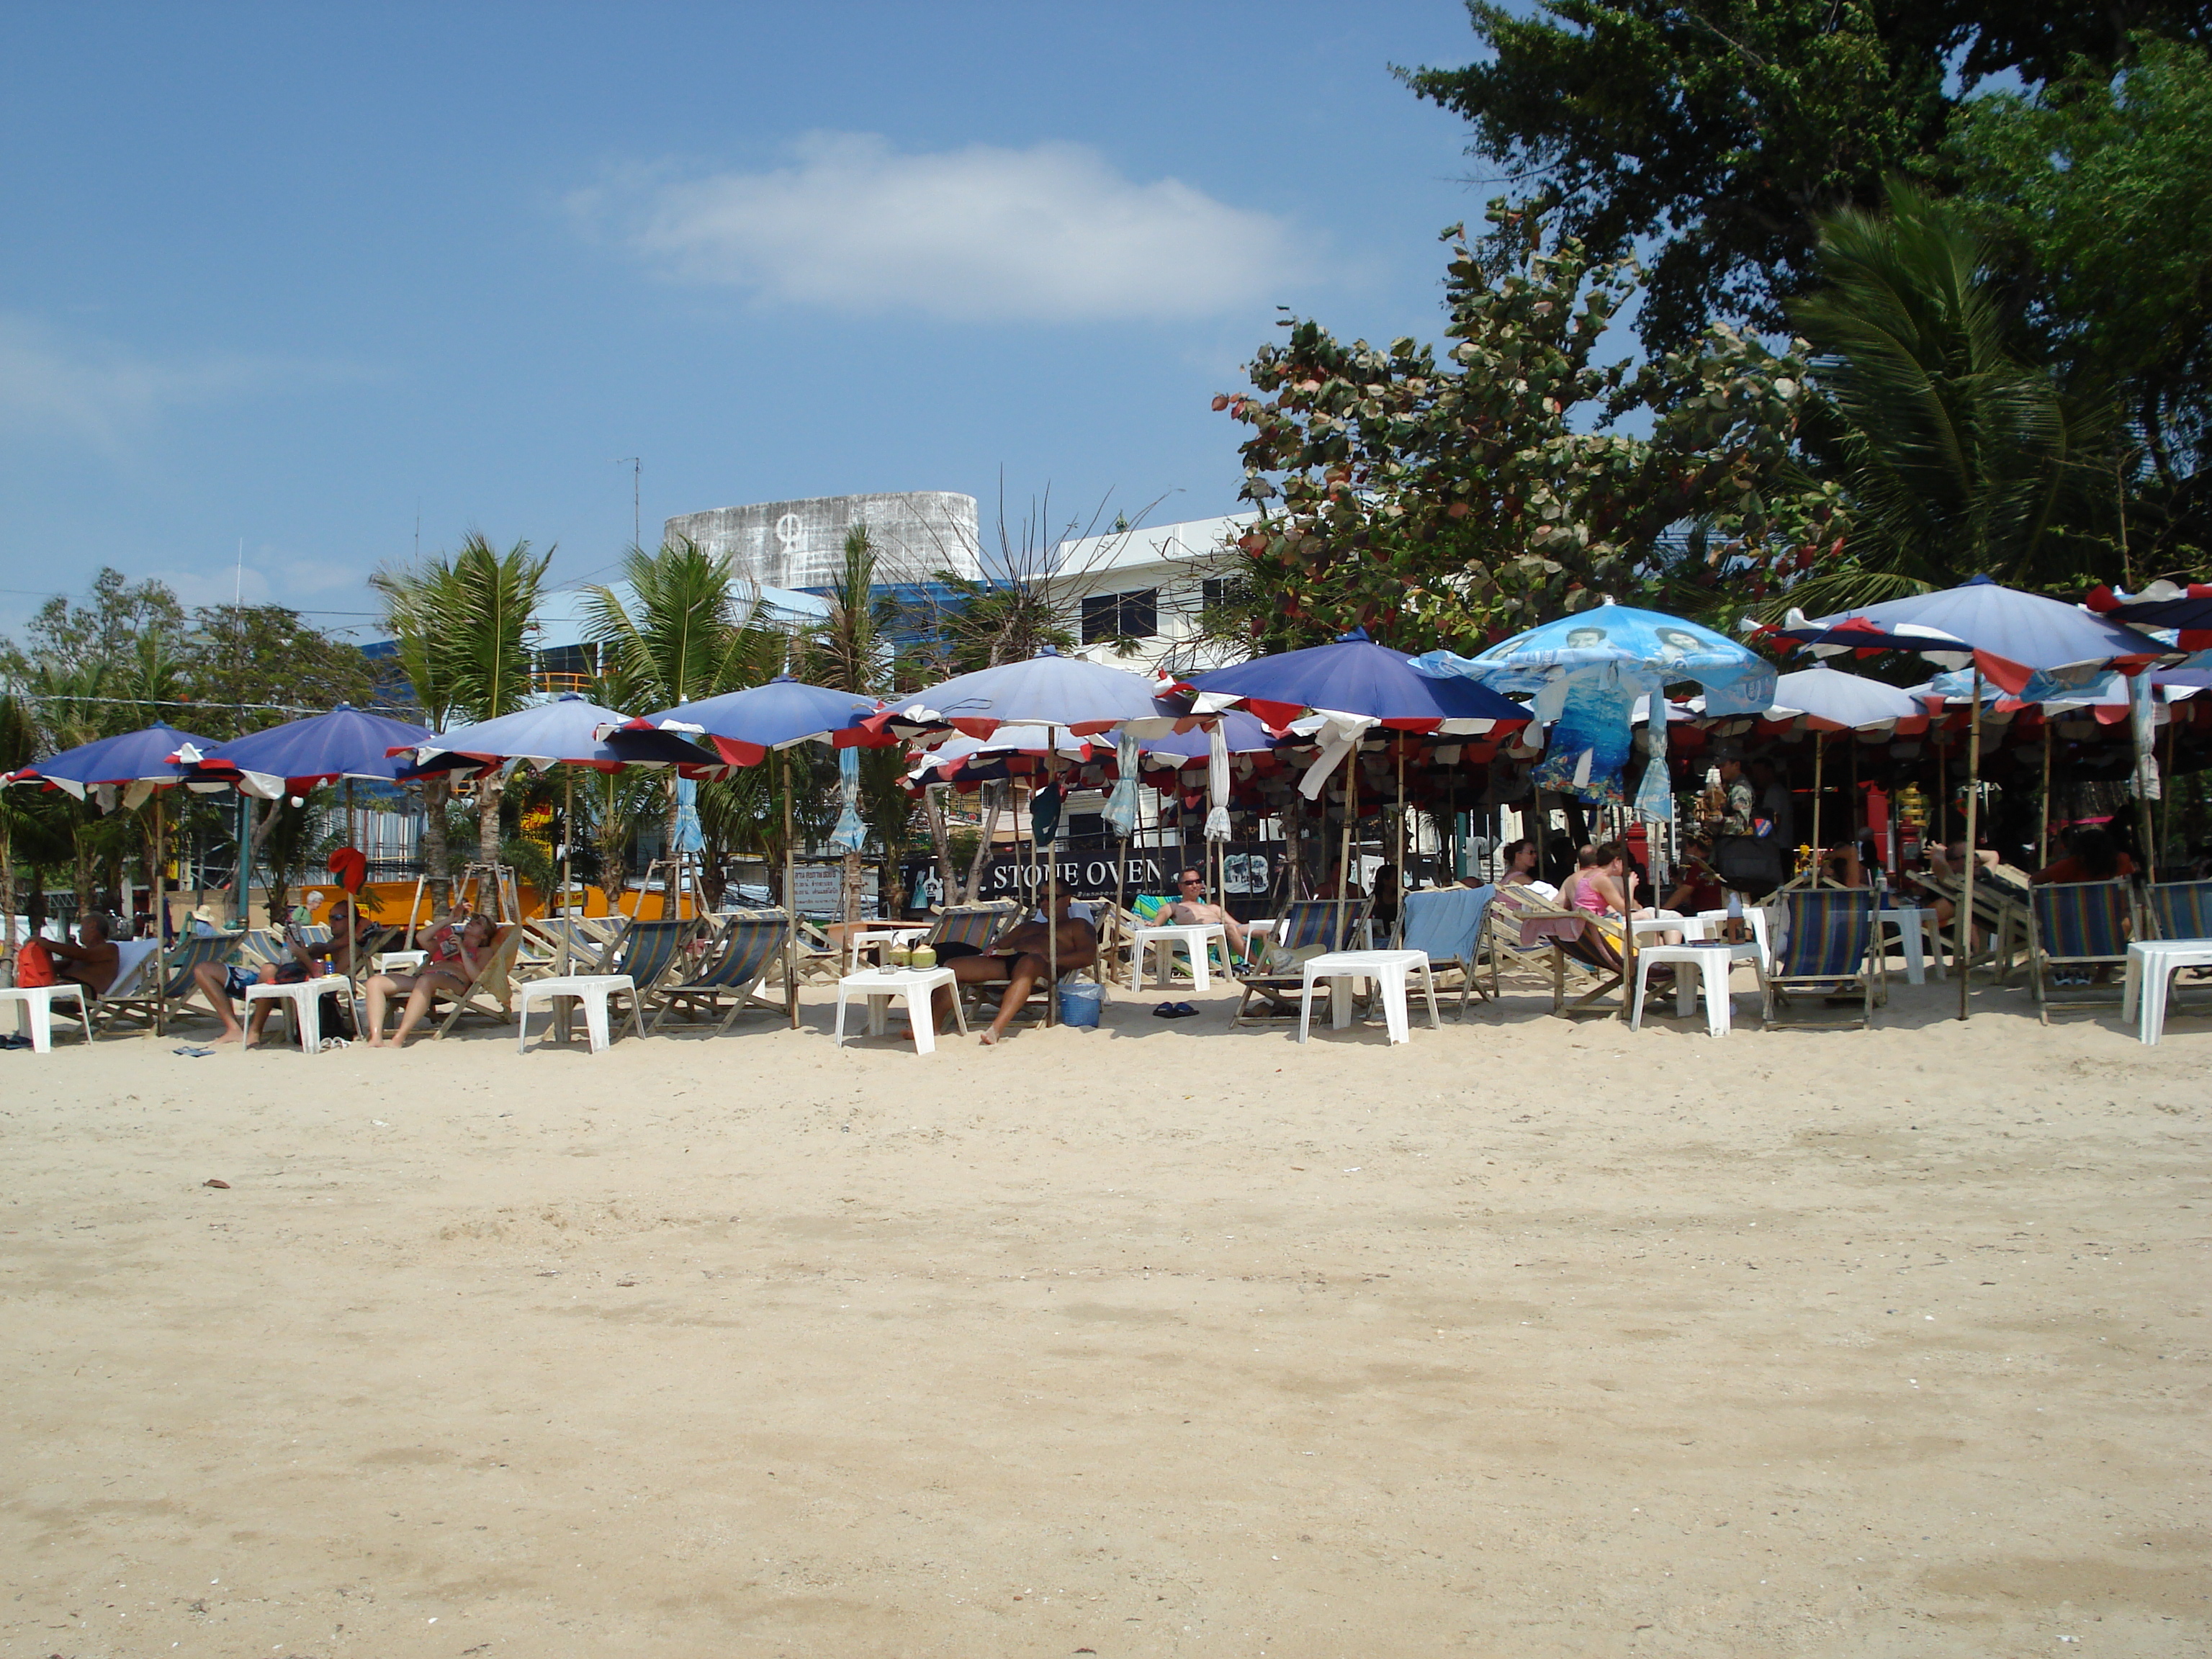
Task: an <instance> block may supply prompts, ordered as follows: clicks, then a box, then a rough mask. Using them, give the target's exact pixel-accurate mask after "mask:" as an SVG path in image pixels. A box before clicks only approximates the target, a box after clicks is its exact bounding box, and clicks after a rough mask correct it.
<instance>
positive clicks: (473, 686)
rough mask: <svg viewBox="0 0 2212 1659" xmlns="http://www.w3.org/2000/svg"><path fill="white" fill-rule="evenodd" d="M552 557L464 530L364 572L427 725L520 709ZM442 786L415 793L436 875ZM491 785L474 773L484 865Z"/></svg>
mask: <svg viewBox="0 0 2212 1659" xmlns="http://www.w3.org/2000/svg"><path fill="white" fill-rule="evenodd" d="M552 561H553V550H551V549H550V548H549V549H547V550H545V551H544V553H539V554H534V553H532V551H531V550H530V544H529V543H528V542H517V543H515V544H514V545H513V547H511V548H509V549H507V551H505V552H504V553H502V552H501V551H499V550H497V549H496V548H495V547H493V546H492V544H490V543H489V541H487V540H486V539H485V538H483V535H482V534H481V533H479V532H471V533H470V534H469V536H468V538H466V539H465V541H464V542H463V543H462V544H461V547H460V550H459V552H457V553H453V554H452V555H450V556H448V555H443V554H441V555H439V556H435V557H433V558H431V559H429V560H428V561H426V562H424V563H423V564H422V566H421V567H420V568H387V569H384V570H380V571H378V572H377V573H376V574H374V575H373V576H371V577H370V578H369V586H370V587H371V589H372V590H373V591H374V592H375V593H376V595H377V597H378V599H379V600H380V604H381V606H382V610H383V615H384V624H385V626H386V628H387V629H390V630H391V633H392V639H393V641H394V642H395V644H396V645H397V647H398V661H399V665H400V667H401V670H402V671H404V673H405V674H406V676H407V679H408V683H409V684H410V685H412V686H413V687H414V689H415V696H416V700H417V701H419V702H421V703H422V710H423V717H424V719H425V720H428V722H429V723H430V725H431V726H432V727H433V728H434V729H438V730H443V729H445V728H447V727H449V726H457V725H463V724H468V723H471V722H475V721H479V720H495V719H497V718H498V717H499V716H500V715H501V714H513V712H514V711H515V710H516V709H518V708H521V707H522V705H523V702H524V701H525V699H526V698H527V697H528V696H529V695H530V666H531V661H530V629H531V622H530V616H531V612H532V611H535V610H536V609H537V608H538V599H539V598H540V597H541V596H542V595H543V593H544V586H545V571H546V567H547V566H549V565H550V563H551V562H552ZM448 787H449V786H448V785H447V784H446V783H445V781H443V780H436V781H433V782H432V783H431V784H430V785H429V787H426V788H425V790H424V792H423V803H424V807H425V812H424V824H425V829H424V832H423V837H422V840H423V848H422V856H423V861H424V863H425V865H426V866H428V870H429V872H430V874H431V875H432V877H433V878H436V879H438V880H440V881H441V883H442V882H444V881H445V880H446V879H447V877H448V872H447V856H448V855H447V847H446V838H445V836H444V835H443V834H442V833H441V826H442V824H443V822H444V808H445V800H446V794H447V788H448ZM499 803H500V787H499V784H498V783H497V782H496V781H495V780H492V779H489V778H487V779H484V780H482V781H479V782H478V783H477V858H478V860H480V861H481V862H483V863H486V864H491V863H495V862H497V860H498V857H499V848H500V823H499ZM440 908H441V909H442V908H443V902H442V901H441V902H440Z"/></svg>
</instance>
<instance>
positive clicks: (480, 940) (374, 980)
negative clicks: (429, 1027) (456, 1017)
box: [362, 914, 499, 1048]
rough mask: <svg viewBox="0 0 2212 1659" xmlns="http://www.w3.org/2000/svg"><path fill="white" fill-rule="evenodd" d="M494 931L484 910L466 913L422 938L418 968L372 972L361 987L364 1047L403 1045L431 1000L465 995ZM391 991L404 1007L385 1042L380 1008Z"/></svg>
mask: <svg viewBox="0 0 2212 1659" xmlns="http://www.w3.org/2000/svg"><path fill="white" fill-rule="evenodd" d="M498 931H499V928H498V925H497V924H496V923H495V922H494V921H492V919H491V918H490V917H489V916H487V915H482V914H477V915H471V916H470V917H469V918H468V919H467V920H466V921H463V922H462V923H461V924H460V925H459V927H455V926H454V925H453V923H451V922H448V923H447V924H446V926H444V927H441V928H438V929H437V930H436V931H435V932H434V933H431V935H430V936H429V938H428V939H425V940H424V941H423V945H424V949H425V951H427V954H426V955H425V957H423V961H422V967H421V968H420V969H417V970H416V971H415V972H414V973H411V974H377V975H372V976H371V978H370V979H369V981H368V984H367V985H365V986H364V987H362V990H363V991H364V992H365V993H366V994H367V995H368V1046H369V1047H370V1048H405V1047H406V1046H407V1037H408V1034H409V1033H410V1032H411V1031H413V1030H414V1029H415V1028H416V1026H417V1025H420V1024H422V1016H423V1015H425V1014H427V1013H428V1012H430V1004H431V1001H432V1000H434V999H435V998H437V997H441V996H443V997H452V998H456V999H458V998H460V997H464V996H466V995H467V994H468V990H469V987H470V986H471V985H473V984H475V983H476V981H477V975H479V974H481V973H483V969H484V963H485V960H486V958H487V957H489V954H490V951H491V941H492V935H493V934H495V933H497V932H498ZM395 996H404V997H405V998H406V999H407V1006H406V1007H405V1008H404V1009H403V1010H402V1011H401V1012H400V1015H399V1029H398V1030H396V1031H394V1032H393V1033H392V1040H391V1042H389V1043H387V1042H386V1041H385V1037H384V1012H385V1010H386V1007H388V1006H390V1004H391V1001H392V998H393V997H395Z"/></svg>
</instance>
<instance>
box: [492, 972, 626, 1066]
mask: <svg viewBox="0 0 2212 1659" xmlns="http://www.w3.org/2000/svg"><path fill="white" fill-rule="evenodd" d="M514 994H515V1005H514V1012H515V1016H516V1019H515V1028H514V1048H515V1052H516V1053H517V1054H528V1053H529V1052H530V1005H531V1004H532V1003H533V1002H543V1003H544V1004H546V1005H548V1006H549V1007H556V1005H557V1004H558V1003H559V1001H560V1000H561V999H562V998H563V997H573V998H574V999H575V1000H576V1001H577V1002H579V1003H580V1004H581V1005H582V1006H583V1010H584V1030H585V1031H586V1033H587V1034H588V1036H590V1039H591V1048H592V1053H593V1054H605V1052H606V1051H607V1048H609V1046H610V1045H611V1042H612V1041H613V1039H612V1036H611V1033H610V1032H609V1030H608V1018H607V1001H608V999H610V998H611V997H615V996H628V997H629V1020H630V1028H631V1030H633V1031H635V1033H636V1034H637V1035H638V1036H644V1035H645V1015H644V1013H643V1012H642V1011H641V1009H640V1008H639V1006H638V1005H639V1003H640V1002H641V1001H642V1000H643V999H642V998H641V997H640V996H639V995H638V994H637V983H636V981H634V980H633V979H631V978H630V976H629V975H628V974H570V975H566V976H565V977H556V978H553V979H532V980H526V981H523V982H522V983H521V984H520V985H518V986H516V987H514ZM556 1012H557V1007H556Z"/></svg>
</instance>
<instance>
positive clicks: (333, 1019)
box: [315, 991, 356, 1042]
mask: <svg viewBox="0 0 2212 1659" xmlns="http://www.w3.org/2000/svg"><path fill="white" fill-rule="evenodd" d="M315 1036H316V1037H317V1038H318V1039H319V1041H321V1042H331V1041H333V1040H336V1039H343V1041H345V1042H352V1041H353V1040H354V1037H355V1036H356V1033H355V1031H354V1028H353V1000H352V999H351V998H350V997H342V996H340V995H339V994H337V992H336V991H325V992H324V993H323V994H322V995H321V996H320V997H319V998H318V999H317V1000H316V1002H315Z"/></svg>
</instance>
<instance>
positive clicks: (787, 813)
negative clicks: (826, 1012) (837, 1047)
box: [777, 755, 799, 1031]
mask: <svg viewBox="0 0 2212 1659" xmlns="http://www.w3.org/2000/svg"><path fill="white" fill-rule="evenodd" d="M777 760H778V763H779V764H780V765H781V767H782V768H783V1012H784V1016H785V1018H787V1019H789V1020H790V1022H791V1029H792V1030H794V1031H795V1030H798V1029H799V881H798V877H797V875H796V873H795V872H793V867H792V856H791V758H790V757H789V756H788V755H782V756H779V757H777Z"/></svg>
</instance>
